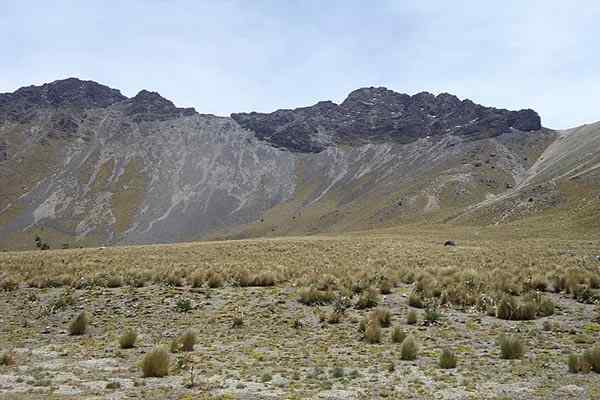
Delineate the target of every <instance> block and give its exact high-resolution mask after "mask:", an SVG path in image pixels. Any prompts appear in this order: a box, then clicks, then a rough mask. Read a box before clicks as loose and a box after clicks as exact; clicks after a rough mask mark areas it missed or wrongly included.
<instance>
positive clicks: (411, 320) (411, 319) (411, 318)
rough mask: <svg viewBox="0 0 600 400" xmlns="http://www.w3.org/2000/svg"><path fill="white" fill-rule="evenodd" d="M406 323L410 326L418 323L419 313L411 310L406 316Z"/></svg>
mask: <svg viewBox="0 0 600 400" xmlns="http://www.w3.org/2000/svg"><path fill="white" fill-rule="evenodd" d="M406 323H407V324H409V325H414V324H416V323H417V312H416V311H415V310H410V311H409V312H408V315H407V316H406Z"/></svg>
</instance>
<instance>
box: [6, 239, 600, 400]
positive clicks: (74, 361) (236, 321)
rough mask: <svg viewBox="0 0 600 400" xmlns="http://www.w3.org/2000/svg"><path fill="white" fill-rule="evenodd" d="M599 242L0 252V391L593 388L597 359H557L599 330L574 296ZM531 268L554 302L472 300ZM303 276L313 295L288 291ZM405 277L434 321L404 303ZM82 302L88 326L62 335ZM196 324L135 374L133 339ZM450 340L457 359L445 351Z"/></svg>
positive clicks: (14, 394)
mask: <svg viewBox="0 0 600 400" xmlns="http://www.w3.org/2000/svg"><path fill="white" fill-rule="evenodd" d="M444 239H455V240H456V242H457V246H444V245H443V244H444ZM597 256H600V241H598V240H590V239H585V238H579V239H575V240H573V239H571V240H569V239H560V238H554V239H552V238H538V239H522V238H516V237H511V235H510V234H509V233H506V232H505V233H502V234H501V233H494V232H489V231H483V230H477V229H475V228H461V229H460V230H459V229H458V228H453V230H445V231H444V230H437V231H436V230H435V229H434V228H428V230H422V231H413V232H400V231H388V232H380V233H379V234H375V233H369V234H364V235H363V234H355V235H345V236H331V237H307V238H282V239H269V240H266V239H263V240H240V241H229V242H204V243H186V244H177V245H163V246H137V247H115V248H105V249H98V248H96V249H80V250H57V251H43V252H42V251H37V252H7V253H0V284H2V287H3V288H4V289H5V290H4V291H0V318H1V320H0V353H2V352H3V351H4V354H5V358H3V360H4V361H5V362H4V364H7V365H0V398H7V399H13V398H14V399H34V398H39V399H42V398H44V399H45V398H56V399H63V398H65V399H67V398H73V399H75V398H76V399H80V398H84V399H93V398H97V399H100V398H102V399H104V398H111V399H120V398H144V399H165V398H167V399H192V398H194V399H196V398H206V399H209V398H211V399H212V398H217V399H218V398H221V399H233V398H240V399H263V398H265V399H266V398H272V399H305V398H314V399H373V398H391V399H397V398H398V399H400V398H401V399H411V398H412V399H588V398H600V374H599V373H595V372H589V373H570V372H569V371H568V368H567V364H566V360H567V357H568V355H569V354H571V353H577V354H580V353H583V351H584V350H587V349H590V348H592V347H593V345H594V344H595V343H597V342H598V340H599V339H600V324H599V323H598V322H597V320H596V318H597V317H598V316H599V315H600V313H599V312H598V310H597V309H596V306H595V305H594V304H593V301H582V299H583V298H582V297H578V296H579V293H580V292H579V289H578V288H579V287H580V286H581V287H583V286H584V285H588V287H585V288H581V290H584V289H585V290H587V291H586V292H585V293H588V294H589V296H592V297H593V296H595V295H596V291H597V290H598V287H597V286H598V285H596V284H595V283H594V282H595V281H594V279H597V277H598V274H599V272H598V271H599V270H600V258H597ZM561 274H564V275H561ZM532 276H534V277H536V279H538V278H539V280H540V281H543V284H538V285H536V289H537V295H540V296H543V297H544V298H545V299H548V300H550V301H551V302H553V303H554V305H555V308H554V312H553V314H552V315H548V316H539V315H538V316H536V318H535V319H533V320H527V321H513V320H505V319H500V318H497V317H496V316H491V315H492V314H493V313H490V312H488V311H489V309H487V310H483V309H482V307H481V305H482V304H483V302H484V301H483V299H486V298H488V297H486V296H488V295H489V297H493V296H492V294H494V295H498V293H497V292H498V291H502V290H504V291H506V292H511V293H512V295H514V298H515V299H518V300H519V301H524V300H523V299H525V298H526V296H527V295H528V294H530V292H532V291H533V290H532V289H531V287H530V286H528V283H527V282H529V281H531V280H532V279H529V278H528V277H532ZM528 279H529V281H528ZM561 279H563V280H562V281H561ZM383 282H387V283H389V287H386V285H384V284H383ZM500 282H502V285H500V284H499V283H500ZM560 282H563V283H564V282H566V283H565V285H566V286H565V287H562V286H561V285H562V283H560ZM569 282H571V283H569ZM571 284H572V285H574V286H569V285H571ZM369 287H371V288H372V290H377V291H378V293H377V295H376V296H374V298H375V299H376V301H377V302H378V304H377V308H378V309H385V310H389V312H390V314H391V326H390V327H386V326H385V325H384V326H382V327H381V333H382V335H381V338H380V340H379V343H374V344H370V343H368V341H367V340H366V339H365V334H364V333H363V332H361V331H360V330H359V325H360V322H361V320H363V319H364V318H367V317H368V316H369V315H370V314H371V313H372V312H373V309H371V308H366V309H362V308H360V307H359V308H357V306H356V304H358V303H359V299H360V298H361V297H363V296H364V294H365V293H368V292H369ZM308 288H311V289H312V290H313V292H310V291H309V289H308ZM503 288H504V289H503ZM388 289H389V290H388ZM513 291H514V292H513ZM314 292H316V293H320V294H322V295H323V296H324V297H323V299H322V301H321V302H320V304H319V305H318V304H313V305H307V304H303V303H301V302H300V301H299V299H300V298H301V296H303V295H306V296H308V294H310V293H314ZM467 292H468V293H467ZM415 293H418V294H419V296H421V297H422V299H423V301H424V302H425V303H426V304H429V305H432V304H435V310H436V311H437V312H438V313H439V316H440V317H439V319H438V320H437V321H430V323H427V321H425V319H424V316H425V313H426V312H425V309H424V308H416V307H412V306H411V305H409V298H410V297H411V294H413V295H414V294H415ZM461 293H462V294H461ZM328 295H331V296H332V298H331V299H327V296H328ZM467 295H468V296H471V295H472V296H473V299H474V300H473V301H471V300H469V297H468V296H467ZM461 296H463V297H461ZM307 298H308V297H307ZM442 298H443V299H445V300H441V299H442ZM587 299H588V298H587V297H586V298H585V299H583V300H587ZM344 302H347V304H345V305H344V304H343V303H344ZM461 302H462V304H460V303H461ZM411 304H412V301H411ZM498 304H499V302H498V301H496V303H493V306H495V307H499V305H498ZM431 307H433V306H431ZM334 308H337V309H338V310H341V311H340V312H339V314H337V315H336V316H337V317H339V321H336V319H335V318H332V314H334V313H335V310H334ZM411 310H414V311H416V313H417V316H418V320H417V323H416V324H408V323H407V316H408V314H409V312H410V311H411ZM81 311H85V312H86V313H87V314H88V315H89V317H90V323H89V327H88V329H87V331H86V333H85V334H83V335H70V334H69V323H70V322H71V321H72V320H73V318H74V317H75V316H77V314H79V313H80V312H81ZM126 328H133V329H135V330H136V331H137V333H138V340H137V344H136V346H135V347H134V348H131V349H122V348H120V347H119V336H120V335H121V334H122V332H123V331H124V330H125V329H126ZM395 328H398V329H400V330H402V331H403V332H405V333H410V334H412V335H413V336H414V338H415V339H416V342H417V344H418V347H419V351H418V356H417V358H416V360H413V361H403V360H401V345H400V344H397V343H393V342H392V340H391V334H392V330H393V329H395ZM190 329H191V330H193V331H194V332H195V333H196V334H197V342H196V344H195V346H194V348H193V351H191V352H181V351H177V352H174V353H172V352H169V357H170V369H169V375H168V376H165V377H162V378H157V377H152V378H144V377H143V374H142V368H141V361H142V359H143V357H144V355H145V354H147V353H148V352H149V351H150V350H152V349H153V348H155V347H156V346H161V345H164V346H166V348H167V349H169V347H171V346H170V344H171V343H172V342H173V341H174V340H175V339H176V338H178V337H179V336H180V335H182V334H183V333H184V332H185V331H186V330H190ZM502 334H510V335H514V336H516V337H518V338H519V339H520V340H521V341H522V343H523V344H524V345H525V352H524V354H523V356H522V357H520V358H519V359H515V360H507V359H502V358H501V357H500V349H499V346H498V343H497V342H498V339H499V337H500V335H502ZM444 348H449V349H451V350H452V351H453V352H454V353H455V355H456V357H457V361H458V364H457V367H456V368H455V369H441V368H440V367H439V365H438V359H439V354H440V352H441V351H442V350H443V349H444ZM192 365H193V372H192V371H191V370H190V366H192ZM192 376H193V381H194V386H193V387H192V386H191V385H190V383H191V377H192Z"/></svg>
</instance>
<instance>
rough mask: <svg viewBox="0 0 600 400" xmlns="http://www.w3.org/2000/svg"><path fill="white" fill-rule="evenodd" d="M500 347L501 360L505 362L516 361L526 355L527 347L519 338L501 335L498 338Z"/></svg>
mask: <svg viewBox="0 0 600 400" xmlns="http://www.w3.org/2000/svg"><path fill="white" fill-rule="evenodd" d="M498 345H499V346H500V358H503V359H505V360H516V359H519V358H522V357H523V355H524V354H525V345H524V344H523V342H522V340H521V339H520V338H519V337H517V336H506V335H501V336H500V337H499V338H498Z"/></svg>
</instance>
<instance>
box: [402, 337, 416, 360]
mask: <svg viewBox="0 0 600 400" xmlns="http://www.w3.org/2000/svg"><path fill="white" fill-rule="evenodd" d="M418 352H419V346H418V345H417V341H416V340H415V338H414V336H413V335H408V336H406V338H404V340H403V341H402V344H401V345H400V359H401V360H405V361H412V360H416V359H417V353H418Z"/></svg>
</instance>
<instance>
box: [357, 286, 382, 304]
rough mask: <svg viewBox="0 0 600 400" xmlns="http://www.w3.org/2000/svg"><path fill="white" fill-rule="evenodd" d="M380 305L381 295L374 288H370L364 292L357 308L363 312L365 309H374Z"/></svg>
mask: <svg viewBox="0 0 600 400" xmlns="http://www.w3.org/2000/svg"><path fill="white" fill-rule="evenodd" d="M377 304H379V294H378V293H377V291H376V290H375V289H373V288H371V287H370V288H368V289H367V290H365V291H363V292H362V293H361V294H360V297H359V298H358V300H357V302H356V304H355V308H357V309H359V310H362V309H365V308H373V307H376V306H377Z"/></svg>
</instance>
